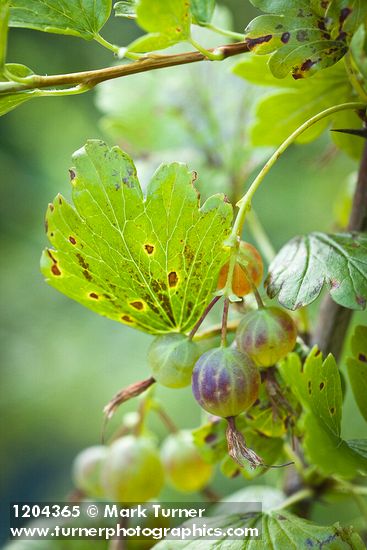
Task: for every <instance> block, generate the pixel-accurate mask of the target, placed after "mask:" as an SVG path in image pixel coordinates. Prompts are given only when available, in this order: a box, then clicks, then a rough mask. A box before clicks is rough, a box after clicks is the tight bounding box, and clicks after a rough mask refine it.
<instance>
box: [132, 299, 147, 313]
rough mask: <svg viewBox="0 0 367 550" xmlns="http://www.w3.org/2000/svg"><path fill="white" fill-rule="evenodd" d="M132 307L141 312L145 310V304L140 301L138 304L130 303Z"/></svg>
mask: <svg viewBox="0 0 367 550" xmlns="http://www.w3.org/2000/svg"><path fill="white" fill-rule="evenodd" d="M130 305H131V307H134V308H135V309H137V310H139V311H141V310H142V309H144V304H143V302H139V301H138V300H137V301H136V302H130Z"/></svg>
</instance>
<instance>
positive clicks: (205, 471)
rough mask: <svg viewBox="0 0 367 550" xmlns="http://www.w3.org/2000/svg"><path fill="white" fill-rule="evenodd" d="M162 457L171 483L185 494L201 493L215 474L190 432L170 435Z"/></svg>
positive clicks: (165, 443)
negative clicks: (200, 452)
mask: <svg viewBox="0 0 367 550" xmlns="http://www.w3.org/2000/svg"><path fill="white" fill-rule="evenodd" d="M161 457H162V462H163V465H164V471H165V473H166V476H167V479H168V481H169V483H170V484H171V485H172V487H174V488H175V489H177V490H178V491H182V492H184V493H192V492H195V491H199V490H200V489H202V488H203V487H205V486H206V485H207V483H208V481H209V479H210V478H211V476H212V474H213V467H212V465H211V464H209V463H208V462H205V460H204V459H203V458H202V457H201V455H200V454H199V452H198V450H197V448H196V446H195V444H194V441H193V438H192V433H191V432H190V431H188V430H182V431H179V432H177V433H173V434H171V435H169V436H168V437H167V438H166V439H165V441H164V442H163V445H162V448H161Z"/></svg>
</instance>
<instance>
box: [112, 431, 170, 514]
mask: <svg viewBox="0 0 367 550" xmlns="http://www.w3.org/2000/svg"><path fill="white" fill-rule="evenodd" d="M163 482H164V472H163V467H162V462H161V459H160V456H159V452H158V450H157V448H156V446H155V445H154V443H153V441H152V440H151V439H149V438H147V437H136V436H133V435H128V436H125V437H121V438H120V439H117V440H116V441H114V443H112V445H111V447H110V448H109V450H108V454H107V457H106V460H105V462H104V464H103V469H102V484H103V487H104V490H105V494H106V496H107V497H108V498H109V499H111V500H112V501H116V502H123V503H129V502H146V501H147V500H149V499H151V498H153V497H156V496H157V495H158V493H159V491H160V490H161V488H162V486H163Z"/></svg>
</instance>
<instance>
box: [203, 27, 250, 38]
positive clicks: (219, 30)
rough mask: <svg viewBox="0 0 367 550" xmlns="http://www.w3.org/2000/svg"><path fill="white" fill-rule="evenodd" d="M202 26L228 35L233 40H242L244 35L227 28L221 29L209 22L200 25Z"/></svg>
mask: <svg viewBox="0 0 367 550" xmlns="http://www.w3.org/2000/svg"><path fill="white" fill-rule="evenodd" d="M202 26H203V27H205V28H206V29H209V30H211V31H213V32H216V33H217V34H221V35H222V36H228V37H229V38H232V39H233V40H239V41H240V42H242V40H243V36H244V35H243V34H241V33H239V32H233V31H229V30H227V29H222V28H220V27H217V26H216V25H212V24H211V23H208V24H207V25H202Z"/></svg>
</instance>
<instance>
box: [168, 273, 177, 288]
mask: <svg viewBox="0 0 367 550" xmlns="http://www.w3.org/2000/svg"><path fill="white" fill-rule="evenodd" d="M177 283H178V277H177V273H176V271H171V273H168V284H169V286H170V287H171V288H172V287H175V286H177Z"/></svg>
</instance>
